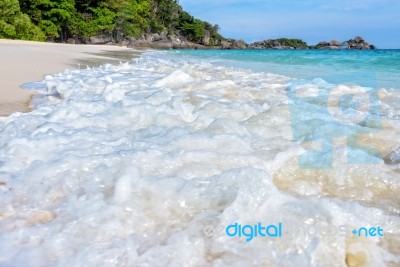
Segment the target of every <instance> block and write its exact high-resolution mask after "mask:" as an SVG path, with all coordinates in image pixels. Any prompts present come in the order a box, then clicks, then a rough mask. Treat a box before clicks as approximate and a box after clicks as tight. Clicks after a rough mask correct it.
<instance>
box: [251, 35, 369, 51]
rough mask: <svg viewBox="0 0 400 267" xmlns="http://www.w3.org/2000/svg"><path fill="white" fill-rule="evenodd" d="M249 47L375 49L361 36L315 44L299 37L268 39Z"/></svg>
mask: <svg viewBox="0 0 400 267" xmlns="http://www.w3.org/2000/svg"><path fill="white" fill-rule="evenodd" d="M248 47H249V48H250V49H376V47H375V46H374V45H371V44H369V43H367V42H366V41H365V40H364V39H363V38H362V37H360V36H356V37H355V38H354V39H350V40H348V41H345V42H339V41H337V40H332V41H330V42H325V41H323V42H319V43H318V44H317V45H314V46H313V45H308V44H307V43H306V42H304V41H303V40H300V39H287V38H280V39H269V40H264V41H261V42H255V43H252V44H250V45H249V46H248Z"/></svg>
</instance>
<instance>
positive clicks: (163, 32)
mask: <svg viewBox="0 0 400 267" xmlns="http://www.w3.org/2000/svg"><path fill="white" fill-rule="evenodd" d="M167 35H168V31H167V30H163V31H162V32H161V33H160V37H161V39H165V38H167Z"/></svg>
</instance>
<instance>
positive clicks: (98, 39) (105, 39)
mask: <svg viewBox="0 0 400 267" xmlns="http://www.w3.org/2000/svg"><path fill="white" fill-rule="evenodd" d="M89 43H90V44H94V45H100V44H107V43H113V39H112V38H111V37H110V36H105V35H101V36H92V37H89Z"/></svg>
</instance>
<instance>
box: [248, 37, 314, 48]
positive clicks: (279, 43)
mask: <svg viewBox="0 0 400 267" xmlns="http://www.w3.org/2000/svg"><path fill="white" fill-rule="evenodd" d="M249 48H251V49H307V48H308V45H307V43H306V42H304V41H303V40H300V39H287V38H280V39H268V40H264V41H261V42H255V43H252V44H250V45H249Z"/></svg>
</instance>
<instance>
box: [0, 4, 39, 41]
mask: <svg viewBox="0 0 400 267" xmlns="http://www.w3.org/2000/svg"><path fill="white" fill-rule="evenodd" d="M0 38H13V39H14V38H15V39H22V40H35V41H42V40H44V39H45V35H44V34H43V32H41V31H40V29H39V28H38V27H37V26H35V25H34V24H33V23H32V21H31V20H30V18H29V16H28V15H26V14H23V13H22V12H21V10H20V6H19V2H18V1H17V0H2V1H0Z"/></svg>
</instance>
